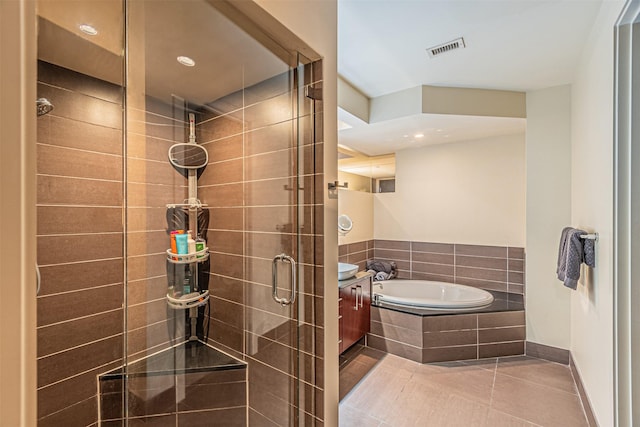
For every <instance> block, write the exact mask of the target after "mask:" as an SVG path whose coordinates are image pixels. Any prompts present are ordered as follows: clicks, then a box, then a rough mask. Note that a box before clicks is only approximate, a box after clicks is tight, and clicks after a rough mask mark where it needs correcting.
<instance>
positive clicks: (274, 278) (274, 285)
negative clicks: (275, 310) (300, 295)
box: [271, 254, 298, 306]
mask: <svg viewBox="0 0 640 427" xmlns="http://www.w3.org/2000/svg"><path fill="white" fill-rule="evenodd" d="M280 261H282V262H288V263H289V265H290V266H291V295H290V296H289V299H287V298H280V297H279V296H278V263H279V262H280ZM297 287H298V283H297V275H296V261H295V260H294V259H293V258H292V257H290V256H289V255H287V254H280V255H276V256H275V258H273V263H272V265H271V296H272V297H273V300H274V301H275V302H277V303H278V304H280V305H282V306H285V305H290V304H293V303H294V301H295V300H296V292H297Z"/></svg>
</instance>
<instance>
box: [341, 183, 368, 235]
mask: <svg viewBox="0 0 640 427" xmlns="http://www.w3.org/2000/svg"><path fill="white" fill-rule="evenodd" d="M338 213H339V214H340V215H342V214H345V215H349V218H351V220H352V221H353V228H352V229H351V231H350V232H349V234H347V235H346V236H339V237H338V244H339V245H344V244H347V243H356V242H363V241H366V240H372V239H373V194H372V193H365V192H363V191H353V190H339V192H338Z"/></svg>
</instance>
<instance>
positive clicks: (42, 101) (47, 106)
mask: <svg viewBox="0 0 640 427" xmlns="http://www.w3.org/2000/svg"><path fill="white" fill-rule="evenodd" d="M52 110H53V104H52V103H51V101H49V100H48V99H47V98H38V99H37V100H36V111H37V113H38V117H40V116H44V115H45V114H49V113H50V112H51V111H52Z"/></svg>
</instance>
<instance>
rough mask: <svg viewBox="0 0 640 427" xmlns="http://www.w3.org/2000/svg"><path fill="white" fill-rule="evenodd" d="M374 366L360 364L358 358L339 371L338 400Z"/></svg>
mask: <svg viewBox="0 0 640 427" xmlns="http://www.w3.org/2000/svg"><path fill="white" fill-rule="evenodd" d="M373 366H374V365H371V364H369V363H360V361H359V359H358V358H355V359H353V360H350V361H348V362H347V363H346V364H345V365H344V366H343V367H342V368H341V369H340V400H342V399H343V398H344V397H345V396H346V395H347V394H348V393H349V392H350V391H351V390H353V388H354V387H356V385H357V384H358V383H359V382H360V381H362V379H363V378H364V377H365V376H367V374H368V373H369V372H370V371H371V369H372V368H373Z"/></svg>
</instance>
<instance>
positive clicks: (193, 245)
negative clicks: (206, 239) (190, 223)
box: [187, 231, 196, 254]
mask: <svg viewBox="0 0 640 427" xmlns="http://www.w3.org/2000/svg"><path fill="white" fill-rule="evenodd" d="M187 236H188V237H187V244H188V246H189V254H195V253H196V241H195V240H193V238H192V237H191V232H190V231H189V232H187Z"/></svg>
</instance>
